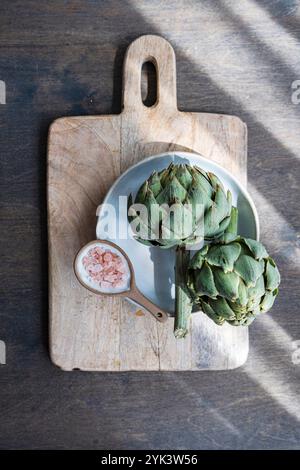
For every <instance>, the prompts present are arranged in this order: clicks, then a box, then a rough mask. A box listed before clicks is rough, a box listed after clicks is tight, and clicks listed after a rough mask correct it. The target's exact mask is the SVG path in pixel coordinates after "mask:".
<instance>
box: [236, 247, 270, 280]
mask: <svg viewBox="0 0 300 470" xmlns="http://www.w3.org/2000/svg"><path fill="white" fill-rule="evenodd" d="M264 266H265V263H264V261H263V260H260V261H256V260H255V259H253V258H251V256H248V255H241V256H240V257H239V258H238V260H237V261H236V263H235V265H234V271H235V272H236V273H237V274H239V275H240V276H241V278H242V279H243V280H244V281H245V283H246V286H247V287H254V286H255V284H256V281H257V279H258V278H259V277H260V276H261V275H262V273H263V272H264Z"/></svg>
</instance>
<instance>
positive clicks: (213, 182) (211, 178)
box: [207, 172, 224, 191]
mask: <svg viewBox="0 0 300 470" xmlns="http://www.w3.org/2000/svg"><path fill="white" fill-rule="evenodd" d="M207 176H208V178H209V181H210V183H211V185H212V187H213V188H214V189H215V190H216V189H217V188H218V187H220V188H221V189H222V190H223V191H224V186H223V184H222V182H221V180H220V179H219V178H218V177H217V175H215V174H214V173H210V172H208V173H207Z"/></svg>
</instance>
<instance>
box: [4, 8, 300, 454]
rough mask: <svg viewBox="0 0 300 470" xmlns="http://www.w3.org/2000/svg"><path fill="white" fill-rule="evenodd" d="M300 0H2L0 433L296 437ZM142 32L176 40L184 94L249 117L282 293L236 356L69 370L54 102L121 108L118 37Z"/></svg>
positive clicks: (102, 444) (58, 443) (200, 444)
mask: <svg viewBox="0 0 300 470" xmlns="http://www.w3.org/2000/svg"><path fill="white" fill-rule="evenodd" d="M297 7H298V1H296V0H274V1H267V0H263V1H258V0H257V1H255V0H245V1H243V2H236V1H233V0H232V1H211V0H209V1H208V0H207V1H205V0H201V1H196V0H195V1H192V0H186V1H172V2H171V1H157V0H152V1H139V0H132V1H129V0H128V1H127V0H125V1H124V0H120V1H116V0H115V1H96V0H94V1H93V0H89V1H78V0H73V1H53V0H50V1H47V2H40V1H38V0H36V1H34V0H28V1H26V2H24V1H19V0H16V1H11V0H2V1H1V4H0V39H1V41H0V80H2V81H4V82H5V83H6V104H0V152H1V160H0V161H1V197H0V208H1V232H0V237H1V238H0V246H1V253H2V256H1V269H0V272H1V283H0V285H1V311H0V340H2V341H5V343H6V348H7V358H6V362H7V364H6V365H0V407H1V414H0V428H1V429H0V447H1V448H10V449H12V448H42V449H45V448H56V449H64V448H71V449H75V448H78V449H86V448H98V449H104V448H108V449H116V448H121V449H128V448H130V449H138V448H144V449H159V448H166V449H167V448H177V449H189V448H190V449H204V448H205V449H222V448H225V449H238V448H239V449H252V448H267V449H275V448H284V449H291V448H299V441H300V425H299V420H300V398H299V371H300V353H299V354H298V352H297V347H298V350H299V349H300V341H299V340H300V307H299V292H300V285H299V284H300V283H299V270H300V249H299V228H300V214H299V212H300V211H299V207H300V198H299V185H300V160H299V159H300V135H299V129H300V103H299V104H298V105H297V101H298V100H297V96H296V95H294V99H293V100H292V92H293V90H292V83H293V82H294V81H295V80H300V61H299V58H300V44H299V41H300V12H299V10H297ZM146 33H154V34H161V35H163V36H164V37H166V38H167V39H168V40H169V41H170V42H171V43H172V45H173V46H174V48H175V51H176V54H177V66H178V102H179V107H180V109H184V110H190V111H208V112H217V113H228V114H236V115H239V116H240V117H241V118H242V119H243V120H244V121H246V123H247V124H248V130H249V160H248V169H249V190H250V192H251V194H252V196H253V198H254V200H255V202H256V203H257V207H258V210H259V215H260V219H261V228H262V236H261V238H262V241H263V242H264V243H265V244H266V245H267V247H268V250H269V251H270V253H271V254H272V255H273V256H274V257H275V258H276V259H277V260H278V264H279V267H280V270H281V273H282V287H281V291H280V296H279V298H278V301H277V303H276V305H275V307H274V308H273V309H272V313H271V314H270V315H266V316H265V317H261V318H260V319H259V320H257V322H255V323H254V324H253V326H252V327H251V329H250V341H251V343H250V355H249V360H248V362H247V365H246V366H245V367H243V368H240V369H238V370H234V371H229V372H206V373H205V372H201V373H115V374H113V373H106V374H102V373H82V372H76V371H75V372H72V373H65V372H62V371H61V370H59V369H57V368H56V367H55V366H53V365H52V364H51V362H50V360H49V356H48V349H47V334H48V331H47V316H48V303H47V233H46V140H47V131H48V127H49V124H50V123H51V121H52V120H53V119H55V118H57V117H59V116H65V115H81V114H91V115H92V114H105V113H118V112H120V107H121V94H120V91H121V72H122V60H123V56H124V51H125V49H126V47H127V45H128V44H129V43H130V42H131V41H132V40H133V39H135V38H136V37H138V36H139V35H141V34H146ZM295 86H296V85H295ZM2 98H3V96H2ZM299 98H300V93H299ZM0 101H1V100H0ZM2 101H3V99H2ZM293 101H294V103H293ZM297 341H298V342H297Z"/></svg>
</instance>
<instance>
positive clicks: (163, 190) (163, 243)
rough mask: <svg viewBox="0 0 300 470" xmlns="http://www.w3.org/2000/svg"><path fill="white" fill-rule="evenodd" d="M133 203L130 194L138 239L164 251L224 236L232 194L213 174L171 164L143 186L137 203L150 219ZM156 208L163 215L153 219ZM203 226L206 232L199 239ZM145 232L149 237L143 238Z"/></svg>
mask: <svg viewBox="0 0 300 470" xmlns="http://www.w3.org/2000/svg"><path fill="white" fill-rule="evenodd" d="M132 204H133V198H132V195H130V196H129V199H128V209H129V210H128V215H129V221H130V222H132V221H135V222H138V223H136V227H138V230H136V231H135V232H136V238H137V240H138V241H140V242H142V243H145V244H147V245H153V246H159V247H161V248H171V247H172V246H179V245H188V244H194V243H197V242H198V241H200V240H201V239H203V236H204V238H205V239H206V240H209V239H214V238H215V237H218V236H221V235H222V234H223V233H224V230H225V229H226V227H227V226H228V224H229V222H230V211H231V193H230V191H228V192H227V194H226V192H225V190H224V188H223V185H222V183H221V181H220V180H219V179H218V178H217V176H216V175H214V174H213V173H207V172H205V171H203V170H201V169H200V168H198V167H197V166H191V165H187V164H180V165H175V164H174V163H171V164H170V165H169V167H168V168H166V169H164V170H162V171H160V172H156V171H154V172H153V173H152V175H151V176H150V177H149V179H148V180H146V181H145V182H144V183H143V185H142V186H141V187H140V189H139V190H138V192H137V195H136V198H135V201H134V204H142V205H143V206H144V207H146V209H147V213H146V216H144V217H143V216H142V215H141V214H140V213H139V211H138V210H137V209H136V207H135V206H134V205H132ZM173 205H175V210H174V213H173V214H174V216H173V217H170V218H168V210H167V209H170V208H171V207H172V206H173ZM155 207H157V208H160V210H161V212H160V213H159V214H158V212H156V213H155V214H156V216H154V217H153V212H154V211H153V209H154V208H155ZM173 207H174V206H173ZM199 208H200V211H199ZM151 209H152V211H151ZM157 214H158V215H157ZM176 215H178V216H179V217H176ZM166 220H167V221H168V226H167V225H166ZM178 222H180V223H178ZM200 224H202V226H201V227H202V233H200V236H199V232H200V231H199V225H200ZM141 229H144V230H143V234H144V235H146V236H143V235H142V236H141V234H140V232H141Z"/></svg>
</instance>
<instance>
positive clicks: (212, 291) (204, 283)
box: [195, 263, 218, 299]
mask: <svg viewBox="0 0 300 470" xmlns="http://www.w3.org/2000/svg"><path fill="white" fill-rule="evenodd" d="M195 288H196V289H195V290H196V292H197V295H199V296H200V295H207V296H208V297H211V298H213V299H214V298H216V297H217V295H218V291H217V289H216V286H215V282H214V276H213V273H212V270H211V269H210V267H209V266H208V264H207V263H204V264H203V266H202V268H201V270H200V271H198V270H197V271H195Z"/></svg>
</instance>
